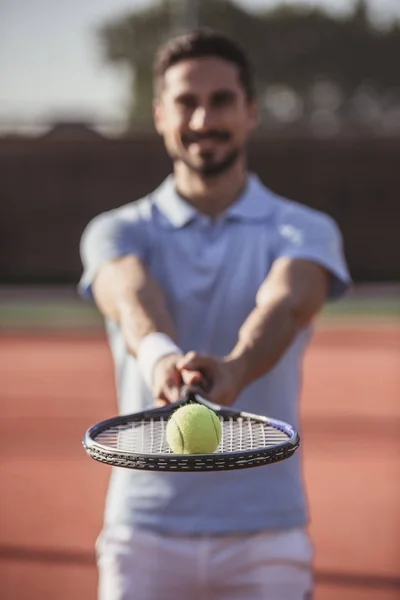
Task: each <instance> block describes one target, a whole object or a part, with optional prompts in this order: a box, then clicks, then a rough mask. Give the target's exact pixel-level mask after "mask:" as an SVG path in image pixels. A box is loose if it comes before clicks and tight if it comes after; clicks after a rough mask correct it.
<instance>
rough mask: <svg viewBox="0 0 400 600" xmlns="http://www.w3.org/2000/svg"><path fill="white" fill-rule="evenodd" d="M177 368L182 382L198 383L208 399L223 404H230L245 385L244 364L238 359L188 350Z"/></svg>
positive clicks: (188, 383) (187, 383)
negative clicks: (217, 356) (216, 356)
mask: <svg viewBox="0 0 400 600" xmlns="http://www.w3.org/2000/svg"><path fill="white" fill-rule="evenodd" d="M177 368H178V369H179V371H180V373H181V376H182V380H183V383H185V384H186V385H199V384H200V386H201V387H202V388H203V389H204V392H205V393H206V394H207V398H208V399H209V400H211V401H212V402H216V403H217V404H221V405H224V406H231V405H232V404H233V403H234V402H235V400H236V398H237V397H238V395H239V394H240V392H241V391H242V390H243V388H244V387H245V384H244V381H245V365H244V363H243V361H241V360H239V359H232V358H229V357H224V358H215V357H214V356H209V355H207V354H197V353H196V352H188V353H187V354H186V356H185V357H184V358H182V359H180V360H179V361H178V362H177ZM202 382H203V384H202ZM204 382H205V383H204Z"/></svg>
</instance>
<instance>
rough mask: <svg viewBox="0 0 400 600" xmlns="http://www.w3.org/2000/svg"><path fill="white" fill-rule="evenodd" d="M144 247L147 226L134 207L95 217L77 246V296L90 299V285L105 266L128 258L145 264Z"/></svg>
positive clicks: (91, 295) (91, 297)
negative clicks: (79, 272) (79, 273)
mask: <svg viewBox="0 0 400 600" xmlns="http://www.w3.org/2000/svg"><path fill="white" fill-rule="evenodd" d="M146 245H147V244H146V223H145V222H144V221H143V220H142V219H141V218H140V214H139V211H138V210H137V209H136V207H135V206H134V205H132V206H129V208H127V207H123V209H116V210H111V211H108V212H106V213H103V214H101V215H99V216H97V217H95V218H94V219H93V220H92V221H90V223H89V224H88V225H87V227H86V228H85V230H84V232H83V234H82V238H81V243H80V255H81V260H82V265H83V274H82V277H81V279H80V282H79V285H78V291H79V293H80V295H81V296H82V297H83V298H86V299H88V300H92V299H93V294H92V284H93V281H94V278H95V277H96V275H97V273H98V271H99V269H100V267H101V266H102V265H103V264H104V263H106V262H108V261H110V260H114V259H116V258H119V257H121V256H125V255H128V254H134V255H136V256H139V257H140V258H141V259H142V260H143V261H146V254H147V252H146Z"/></svg>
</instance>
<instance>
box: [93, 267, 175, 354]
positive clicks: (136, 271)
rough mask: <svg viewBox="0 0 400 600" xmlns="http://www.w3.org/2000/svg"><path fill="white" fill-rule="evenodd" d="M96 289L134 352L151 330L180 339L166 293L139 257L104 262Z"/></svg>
mask: <svg viewBox="0 0 400 600" xmlns="http://www.w3.org/2000/svg"><path fill="white" fill-rule="evenodd" d="M93 291H94V296H95V299H96V303H97V305H98V307H99V309H100V311H101V312H102V313H103V315H104V316H106V317H108V318H110V319H112V320H114V321H116V322H118V323H119V325H120V327H121V331H122V334H123V336H124V339H125V342H126V345H127V348H128V350H129V351H130V353H132V354H133V355H134V356H136V354H137V351H138V347H139V344H140V342H141V340H142V339H143V338H144V337H146V336H147V335H149V334H150V333H155V332H161V333H165V334H167V335H168V336H169V337H170V338H171V339H173V340H176V332H175V327H174V324H173V321H172V318H171V316H170V314H169V313H168V310H167V306H166V302H165V297H164V294H163V292H162V290H161V288H160V286H159V285H158V283H157V282H156V281H155V279H154V278H153V277H152V276H151V275H150V274H149V273H148V271H147V269H146V268H145V267H144V265H143V263H142V262H141V260H140V259H139V258H137V257H135V256H126V257H123V258H121V259H118V260H117V261H113V262H111V263H109V264H106V265H104V267H103V268H102V270H101V271H100V273H99V275H98V276H97V278H96V280H95V283H94V286H93Z"/></svg>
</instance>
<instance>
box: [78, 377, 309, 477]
mask: <svg viewBox="0 0 400 600" xmlns="http://www.w3.org/2000/svg"><path fill="white" fill-rule="evenodd" d="M190 402H197V403H199V404H203V405H204V406H206V407H207V408H209V409H211V410H213V411H214V412H215V413H216V414H217V416H218V417H219V419H220V422H221V426H222V437H221V442H220V444H219V446H218V448H217V450H216V451H215V452H214V453H212V454H174V453H172V451H171V450H170V448H169V446H168V444H167V441H166V435H165V429H166V425H167V422H168V419H169V418H170V416H171V415H172V414H173V413H174V412H175V410H177V409H178V408H179V407H180V406H183V405H184V404H187V403H190ZM299 444H300V437H299V434H298V432H297V431H296V430H295V429H294V428H293V427H292V426H291V425H289V424H288V423H285V422H283V421H279V420H277V419H271V418H268V417H264V416H260V415H253V414H251V413H247V412H241V411H236V410H233V409H231V408H226V407H222V406H220V405H217V404H214V403H212V402H210V401H209V400H207V399H206V398H204V397H203V396H202V395H201V392H200V391H199V390H197V389H194V388H189V389H185V390H184V394H183V396H182V398H181V399H180V400H179V401H178V402H177V403H175V404H169V405H167V406H164V407H161V408H155V409H150V410H146V411H142V412H138V413H133V414H130V415H122V416H118V417H113V418H111V419H107V420H105V421H101V422H99V423H96V424H95V425H93V426H92V427H90V428H89V429H88V430H87V432H86V434H85V437H84V440H83V446H84V448H85V450H86V452H87V454H88V455H89V456H90V457H91V458H93V459H95V460H97V461H99V462H102V463H104V464H108V465H111V466H118V467H125V468H129V469H139V470H150V471H175V472H194V471H215V470H217V471H221V470H234V469H245V468H251V467H257V466H262V465H267V464H272V463H276V462H279V461H281V460H285V459H287V458H289V457H290V456H292V455H293V453H294V452H295V451H296V450H297V449H298V447H299Z"/></svg>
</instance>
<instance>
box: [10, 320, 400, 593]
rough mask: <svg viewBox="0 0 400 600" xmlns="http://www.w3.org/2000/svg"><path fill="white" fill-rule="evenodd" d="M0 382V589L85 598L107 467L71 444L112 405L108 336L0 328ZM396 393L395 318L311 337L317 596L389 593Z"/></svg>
mask: <svg viewBox="0 0 400 600" xmlns="http://www.w3.org/2000/svg"><path fill="white" fill-rule="evenodd" d="M0 389H1V393H0V410H1V415H2V417H1V418H0V444H1V463H0V486H1V501H0V502H1V503H0V582H1V583H0V597H1V599H2V600H38V599H39V598H40V600H50V599H51V600H55V599H57V600H78V599H81V598H82V599H84V600H95V597H96V591H95V590H96V569H95V566H94V555H93V546H94V541H95V538H96V535H97V533H98V532H99V529H100V525H101V520H102V507H103V500H104V494H105V490H106V486H107V479H108V475H109V469H108V467H105V466H103V465H99V464H97V463H95V462H94V461H92V460H90V459H89V458H87V456H86V455H85V453H84V451H83V449H82V446H81V439H82V436H83V433H84V431H85V429H86V428H87V427H88V426H89V425H90V424H91V423H93V422H94V421H96V420H99V419H102V418H105V417H108V416H111V415H112V414H114V413H115V410H116V407H115V396H114V386H113V369H112V363H111V357H110V354H109V351H108V348H107V345H106V342H105V340H104V338H103V337H102V336H101V335H99V334H93V335H87V336H84V337H82V336H76V335H73V334H51V335H50V334H49V335H44V334H43V333H41V334H34V333H31V334H30V335H22V334H15V335H11V334H7V335H3V337H2V339H1V341H0ZM399 390H400V327H399V326H398V324H396V323H393V324H392V325H387V326H385V327H381V328H380V327H378V326H359V327H354V326H340V327H338V326H335V327H334V328H333V327H330V328H322V329H320V330H319V331H318V333H317V335H316V336H315V338H314V341H313V343H312V346H311V348H310V350H309V352H308V355H307V358H306V362H305V379H304V388H303V404H302V413H303V450H304V456H305V476H306V479H307V482H308V489H309V498H310V503H311V510H312V532H313V535H314V539H315V543H316V550H317V556H316V567H317V582H318V585H317V595H316V599H317V600H333V599H338V598H340V599H341V600H347V599H349V600H394V599H395V598H396V599H398V598H399V597H400V535H399V534H400V477H399V473H400V436H399V429H400V402H399ZM56 444H58V445H56ZM160 600H161V599H160Z"/></svg>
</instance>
